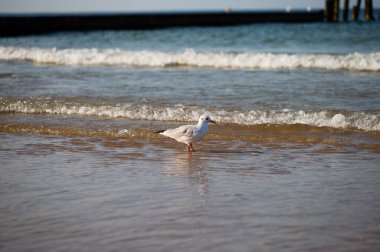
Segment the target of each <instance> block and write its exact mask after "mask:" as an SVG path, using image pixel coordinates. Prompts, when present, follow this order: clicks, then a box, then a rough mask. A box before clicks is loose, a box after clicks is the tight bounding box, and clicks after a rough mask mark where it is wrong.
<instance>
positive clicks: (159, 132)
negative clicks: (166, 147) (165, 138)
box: [154, 130, 165, 134]
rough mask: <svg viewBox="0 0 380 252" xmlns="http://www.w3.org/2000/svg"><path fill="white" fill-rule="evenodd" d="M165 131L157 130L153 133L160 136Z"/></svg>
mask: <svg viewBox="0 0 380 252" xmlns="http://www.w3.org/2000/svg"><path fill="white" fill-rule="evenodd" d="M164 131H165V130H157V131H155V132H154V133H156V134H161V133H162V132H164Z"/></svg>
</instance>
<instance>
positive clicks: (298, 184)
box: [0, 134, 380, 251]
mask: <svg viewBox="0 0 380 252" xmlns="http://www.w3.org/2000/svg"><path fill="white" fill-rule="evenodd" d="M0 138H1V146H0V155H1V156H2V175H1V198H2V200H1V202H0V209H1V211H0V212H1V229H2V232H1V236H0V237H1V238H0V239H1V244H2V245H1V246H2V250H4V251H9V250H12V251H25V250H38V251H49V250H57V251H67V250H81V251H93V250H94V249H96V250H104V251H115V250H128V251H172V250H184V251H204V250H208V251H229V250H239V251H252V250H255V251H276V250H283V251H295V250H312V251H326V250H327V251H347V250H348V249H350V250H353V251H358V250H360V251H362V250H364V251H377V250H378V249H380V243H379V242H378V241H379V235H380V229H379V225H378V224H379V222H380V218H379V215H378V213H379V208H380V203H379V202H380V193H379V190H378V181H379V179H380V172H379V168H378V163H379V161H380V160H379V159H380V158H379V155H378V154H376V153H373V152H371V151H367V150H357V149H355V148H352V149H350V148H349V149H347V148H335V147H332V146H329V145H328V144H322V143H320V144H296V143H284V144H278V145H277V146H276V145H274V144H255V143H246V142H239V141H234V142H232V143H231V142H220V141H212V140H210V141H206V142H204V143H203V144H201V145H200V146H197V147H199V149H198V152H195V153H193V154H188V153H187V152H186V151H185V148H184V146H182V145H180V144H175V143H172V142H169V141H165V142H164V143H161V142H160V141H157V140H153V141H149V140H134V141H132V140H129V139H123V138H102V137H100V138H99V137H81V136H79V137H75V136H74V137H57V136H36V135H29V134H27V135H24V134H22V135H9V134H1V135H0Z"/></svg>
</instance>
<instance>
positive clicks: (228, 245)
mask: <svg viewBox="0 0 380 252" xmlns="http://www.w3.org/2000/svg"><path fill="white" fill-rule="evenodd" d="M379 24H380V23H379V22H371V23H347V24H339V25H335V24H325V23H319V24H297V25H289V24H270V25H269V24H265V25H248V26H237V27H216V28H186V29H163V30H155V31H100V32H77V33H75V32H73V33H55V34H49V35H43V36H30V37H17V38H0V164H1V165H0V172H1V175H0V250H2V251H3V250H4V251H51V250H54V251H78V250H80V251H94V250H100V251H120V250H127V251H205V250H207V251H379V250H380V242H379V240H380V215H379V213H380V193H379V192H380V190H379V181H380V169H379V168H378V167H379V165H378V164H379V161H380V160H379V159H380V156H379V153H380V134H379V132H380V98H379V97H380V86H379V80H380V79H379V76H380V75H379V73H380V56H379V52H380V47H379V45H380V33H379V32H378V31H380V29H379ZM205 113H207V114H209V115H210V116H211V117H212V118H213V119H215V120H216V121H217V122H218V123H217V124H216V125H211V126H210V129H209V133H208V135H207V137H206V138H205V139H204V141H203V142H201V143H195V144H194V145H195V148H196V150H197V151H196V152H194V153H192V154H189V153H187V149H186V146H185V145H183V144H181V143H176V142H174V141H173V140H171V139H167V138H165V137H163V136H160V135H158V134H157V133H155V132H156V131H158V130H161V129H166V128H172V127H176V126H179V125H183V124H190V123H194V122H196V121H197V119H198V117H199V116H200V115H202V114H205Z"/></svg>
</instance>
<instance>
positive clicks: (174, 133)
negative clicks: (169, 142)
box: [158, 115, 216, 152]
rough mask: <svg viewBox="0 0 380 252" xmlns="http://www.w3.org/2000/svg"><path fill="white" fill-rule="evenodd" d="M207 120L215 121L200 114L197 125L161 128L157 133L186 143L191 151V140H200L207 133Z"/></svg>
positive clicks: (192, 149)
mask: <svg viewBox="0 0 380 252" xmlns="http://www.w3.org/2000/svg"><path fill="white" fill-rule="evenodd" d="M209 122H210V123H216V122H215V121H213V120H211V117H210V116H208V115H202V116H201V117H199V120H198V124H197V125H183V126H180V127H178V128H175V129H167V130H162V131H159V132H158V133H160V134H161V135H164V136H167V137H170V138H173V139H175V140H177V141H178V142H181V143H184V144H186V145H187V150H188V151H189V152H193V151H194V148H193V142H197V141H200V140H201V139H202V138H203V137H204V136H205V135H206V134H207V131H208V125H207V124H208V123H209Z"/></svg>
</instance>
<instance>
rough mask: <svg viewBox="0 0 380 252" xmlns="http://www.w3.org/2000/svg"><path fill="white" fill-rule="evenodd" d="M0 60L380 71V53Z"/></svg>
mask: <svg viewBox="0 0 380 252" xmlns="http://www.w3.org/2000/svg"><path fill="white" fill-rule="evenodd" d="M0 60H3V61H5V60H21V61H32V62H35V63H39V64H57V65H73V66H97V65H105V66H134V67H174V66H188V67H199V68H203V67H206V68H223V69H246V70H256V69H257V70H274V69H297V68H309V69H325V70H348V71H373V72H378V71H380V53H379V52H373V53H351V54H344V55H334V54H285V53H283V54H280V53H279V54H274V53H253V52H249V53H229V52H196V51H194V50H193V49H187V50H184V51H181V52H162V51H147V50H144V51H126V50H121V49H104V50H100V49H56V48H34V47H32V48H24V47H5V46H0Z"/></svg>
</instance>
